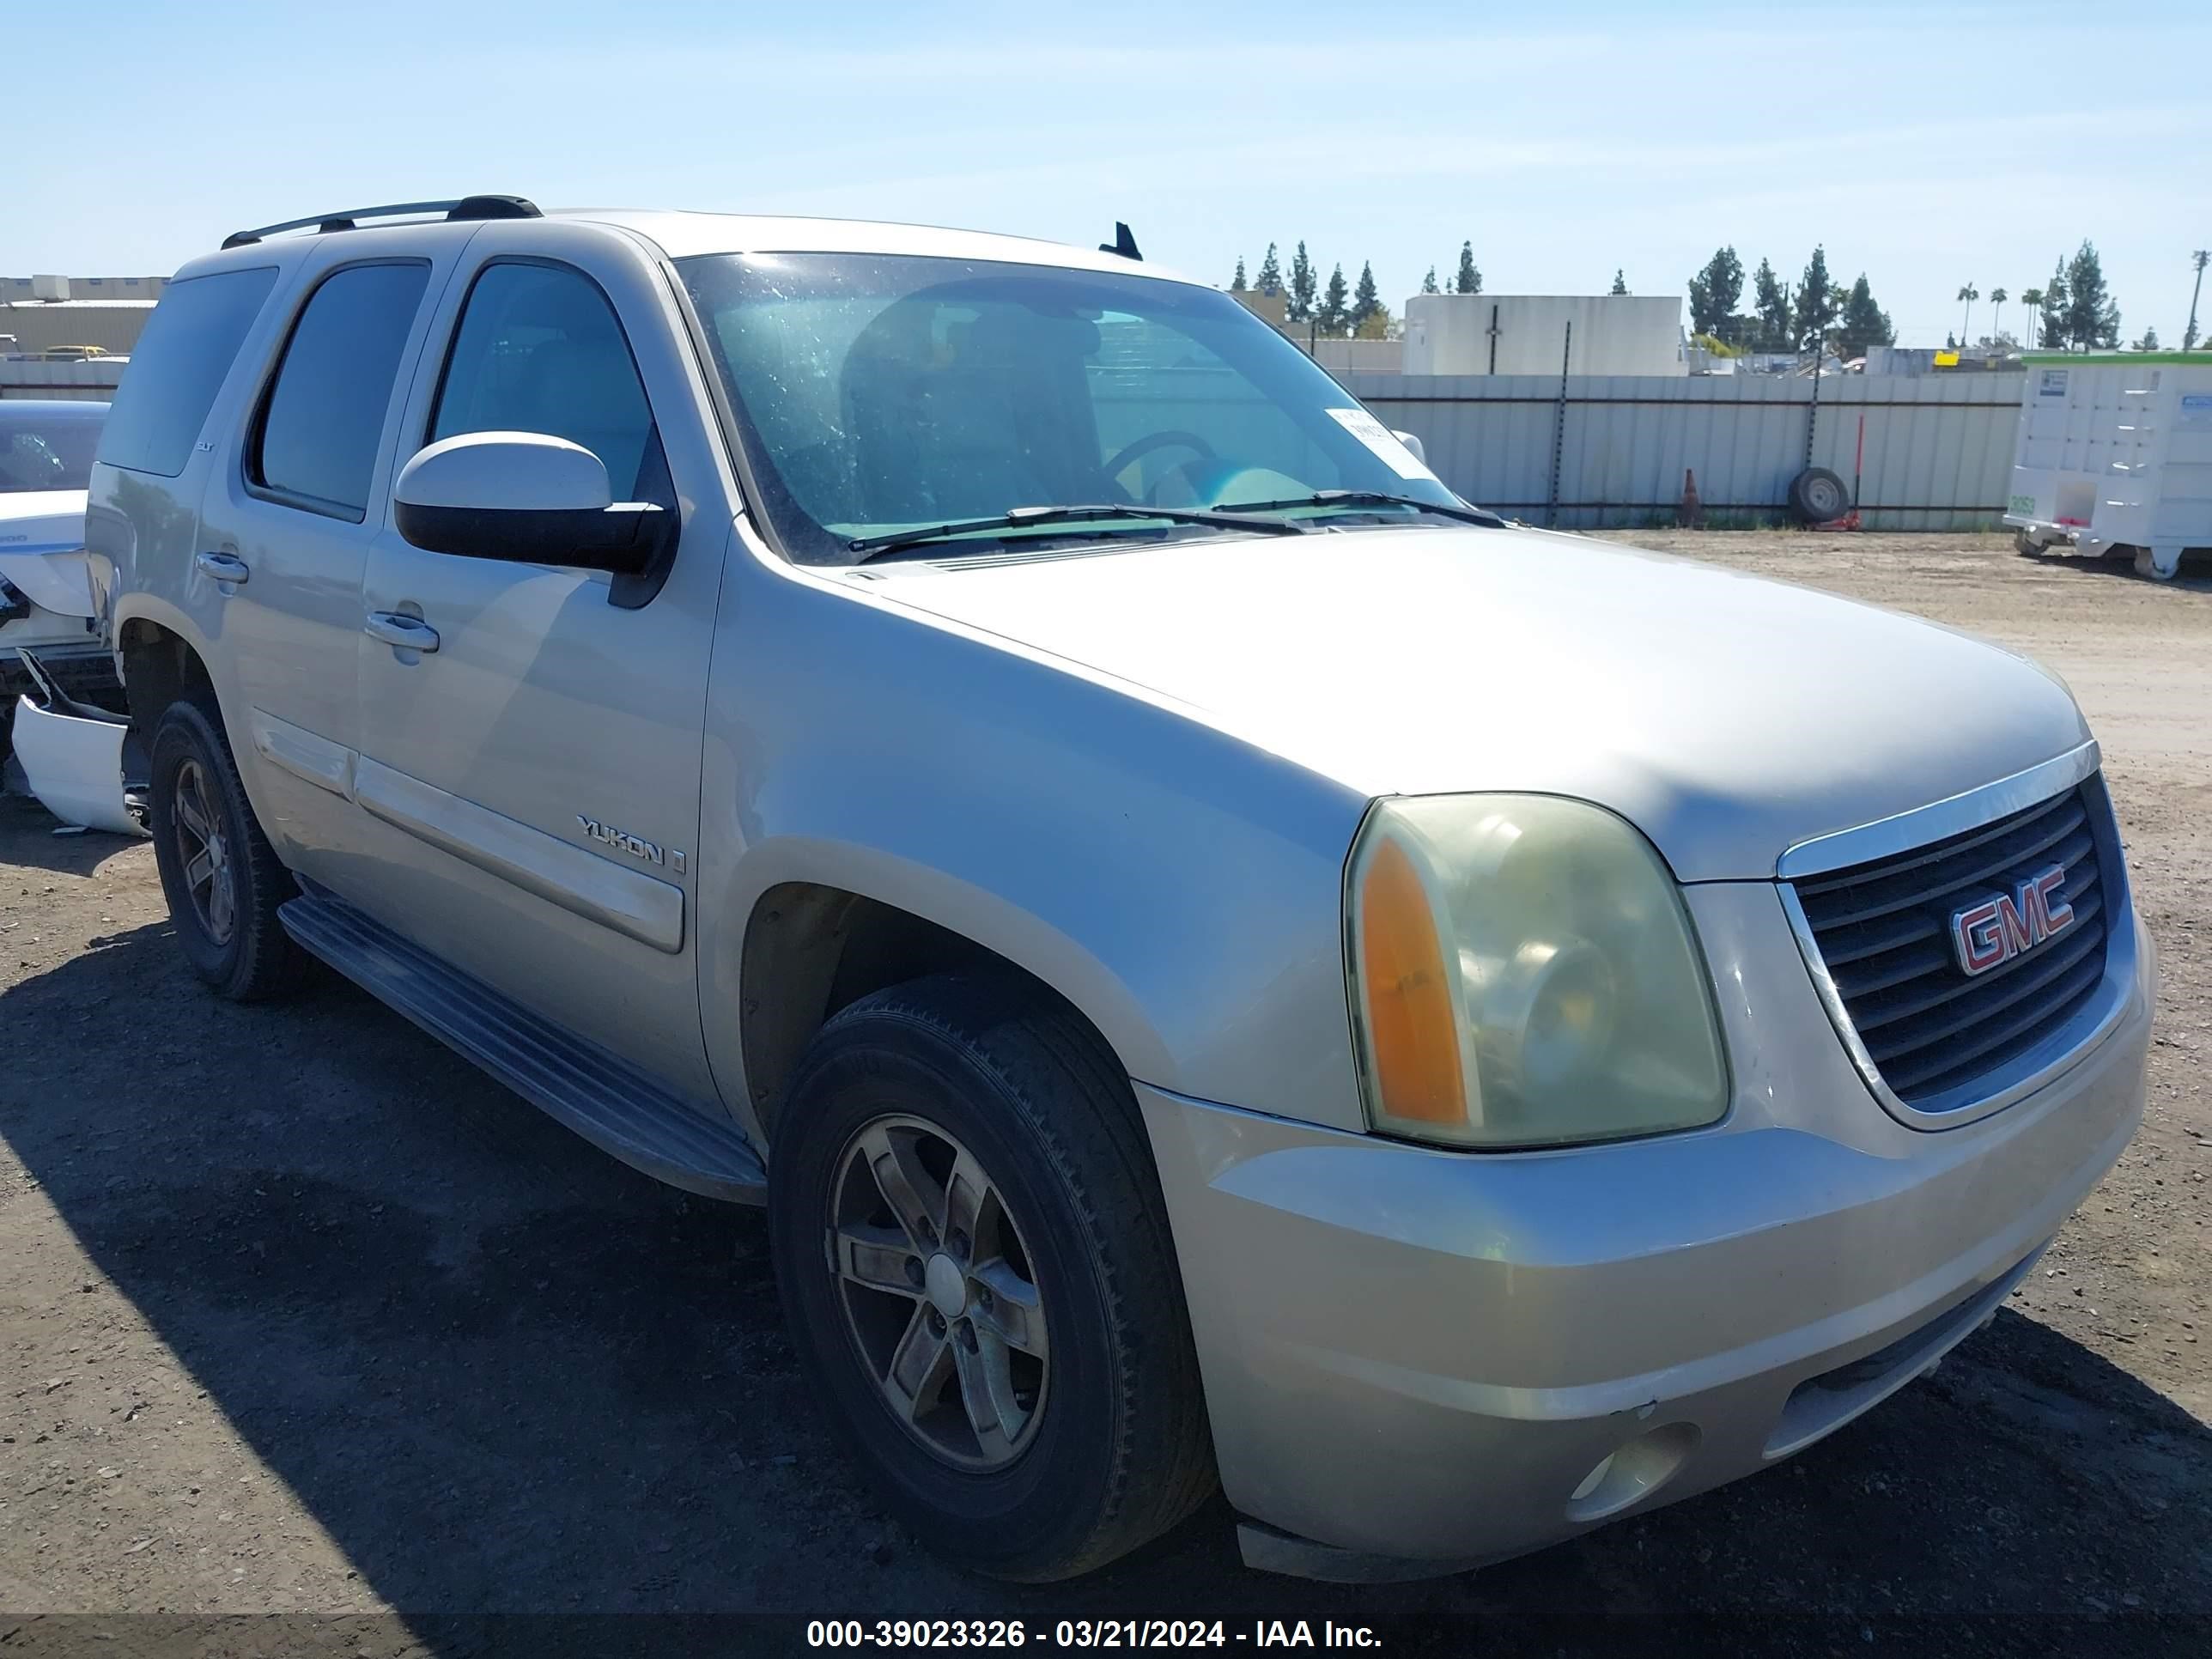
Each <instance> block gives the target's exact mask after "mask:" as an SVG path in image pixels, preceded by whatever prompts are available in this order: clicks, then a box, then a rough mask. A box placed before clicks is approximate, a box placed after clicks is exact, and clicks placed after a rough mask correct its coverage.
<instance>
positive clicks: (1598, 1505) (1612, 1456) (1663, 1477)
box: [1567, 1423, 1699, 1521]
mask: <svg viewBox="0 0 2212 1659" xmlns="http://www.w3.org/2000/svg"><path fill="white" fill-rule="evenodd" d="M1698 1440H1699V1434H1698V1426H1697V1425H1696V1424H1694V1423H1668V1424H1666V1425H1662V1426H1661V1427H1659V1428H1656V1429H1653V1430H1650V1431H1648V1432H1647V1433H1644V1434H1639V1435H1638V1436H1637V1437H1636V1438H1635V1439H1633V1440H1632V1441H1630V1442H1629V1443H1627V1444H1626V1445H1625V1446H1620V1447H1616V1448H1615V1449H1613V1451H1611V1452H1609V1453H1607V1455H1606V1456H1605V1458H1604V1459H1603V1460H1602V1461H1601V1462H1600V1463H1599V1464H1598V1466H1597V1467H1596V1468H1594V1469H1592V1470H1591V1471H1590V1472H1589V1474H1586V1475H1584V1476H1583V1481H1582V1484H1581V1485H1580V1486H1577V1487H1576V1488H1575V1489H1574V1491H1573V1492H1572V1493H1571V1495H1570V1496H1569V1497H1568V1498H1567V1519H1568V1520H1570V1521H1602V1520H1604V1519H1605V1518H1606V1517H1607V1516H1612V1515H1618V1514H1620V1512H1621V1511H1622V1510H1626V1509H1628V1508H1631V1507H1632V1506H1633V1505H1635V1504H1640V1503H1642V1502H1643V1501H1644V1499H1645V1498H1649V1497H1650V1496H1651V1494H1652V1493H1653V1492H1656V1491H1658V1490H1659V1488H1660V1487H1662V1486H1665V1485H1666V1484H1667V1483H1668V1481H1669V1480H1673V1479H1674V1476H1675V1474H1677V1473H1678V1472H1679V1471H1680V1468H1681V1467H1682V1465H1683V1464H1685V1463H1686V1462H1689V1461H1690V1454H1691V1453H1692V1452H1693V1451H1695V1450H1697V1449H1698Z"/></svg>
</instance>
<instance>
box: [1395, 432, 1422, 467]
mask: <svg viewBox="0 0 2212 1659" xmlns="http://www.w3.org/2000/svg"><path fill="white" fill-rule="evenodd" d="M1391 436H1392V437H1394V438H1395V439H1396V440H1397V441H1399V442H1400V443H1401V444H1403V445H1405V446H1406V447H1407V449H1409V450H1411V451H1413V459H1415V460H1417V461H1419V463H1420V464H1421V465H1423V466H1426V465H1428V464H1429V452H1428V451H1427V450H1425V449H1424V448H1422V447H1421V441H1420V440H1419V438H1416V437H1415V436H1414V435H1413V434H1412V433H1410V432H1394V433H1392V434H1391Z"/></svg>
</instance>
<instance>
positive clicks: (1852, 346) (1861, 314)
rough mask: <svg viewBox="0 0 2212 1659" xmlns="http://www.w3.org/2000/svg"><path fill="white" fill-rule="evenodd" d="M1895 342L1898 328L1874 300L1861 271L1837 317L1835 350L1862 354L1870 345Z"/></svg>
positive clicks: (1842, 352) (1847, 353)
mask: <svg viewBox="0 0 2212 1659" xmlns="http://www.w3.org/2000/svg"><path fill="white" fill-rule="evenodd" d="M1896 343H1897V331H1896V329H1894V328H1893V327H1892V326H1891V325H1890V321H1889V313H1887V312H1886V311H1884V310H1883V309H1882V308H1881V307H1880V306H1878V305H1876V304H1875V302H1874V292H1873V290H1872V289H1869V288H1868V287H1867V279H1866V272H1864V271H1861V272H1860V273H1859V276H1858V280H1857V282H1855V283H1852V284H1851V291H1850V295H1848V296H1847V297H1846V298H1845V299H1844V306H1843V314H1842V316H1841V317H1840V318H1838V320H1837V324H1836V349H1837V350H1838V352H1839V353H1841V354H1842V355H1843V356H1845V357H1863V356H1866V355H1867V352H1868V349H1869V348H1871V347H1874V346H1878V345H1880V346H1886V345H1895V344H1896Z"/></svg>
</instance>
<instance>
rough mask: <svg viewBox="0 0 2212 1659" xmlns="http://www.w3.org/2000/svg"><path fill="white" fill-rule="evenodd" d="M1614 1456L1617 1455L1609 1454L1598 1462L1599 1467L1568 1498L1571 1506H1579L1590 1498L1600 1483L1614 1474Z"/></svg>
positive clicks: (1587, 1475) (1586, 1476) (1584, 1478)
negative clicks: (1584, 1499)
mask: <svg viewBox="0 0 2212 1659" xmlns="http://www.w3.org/2000/svg"><path fill="white" fill-rule="evenodd" d="M1613 1457H1614V1454H1613V1453H1612V1452H1607V1454H1606V1455H1604V1456H1603V1457H1601V1458H1600V1459H1599V1460H1598V1466H1597V1467H1596V1468H1594V1469H1592V1470H1591V1471H1590V1472H1589V1474H1586V1475H1584V1476H1583V1483H1582V1485H1581V1486H1577V1487H1576V1488H1575V1489H1574V1491H1573V1492H1572V1493H1571V1495H1570V1496H1569V1497H1568V1498H1567V1502H1569V1503H1570V1504H1579V1503H1581V1502H1582V1501H1583V1498H1588V1497H1589V1495H1590V1494H1591V1493H1592V1492H1595V1491H1596V1490H1597V1486H1598V1482H1599V1481H1601V1480H1604V1479H1605V1477H1606V1476H1607V1474H1610V1473H1611V1472H1612V1469H1613Z"/></svg>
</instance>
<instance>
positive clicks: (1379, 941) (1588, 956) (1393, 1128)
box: [1345, 795, 1728, 1148]
mask: <svg viewBox="0 0 2212 1659" xmlns="http://www.w3.org/2000/svg"><path fill="white" fill-rule="evenodd" d="M1345 927H1346V945H1347V950H1346V962H1347V965H1348V971H1349V974H1350V978H1351V992H1352V1023H1353V1025H1354V1027H1355V1030H1356V1033H1357V1037H1358V1054H1359V1069H1360V1085H1361V1088H1362V1091H1363V1092H1364V1095H1365V1097H1366V1103H1367V1116H1368V1121H1369V1122H1370V1124H1371V1125H1372V1126H1373V1127H1375V1128H1376V1129H1378V1130H1381V1131H1383V1133H1389V1134H1397V1135H1406V1136H1408V1137H1411V1138H1413V1139H1419V1140H1432V1141H1443V1142H1447V1143H1449V1144H1451V1145H1454V1146H1475V1147H1492V1148H1498V1147H1511V1146H1557V1145H1559V1144H1562V1143H1565V1142H1570V1141H1583V1140H1610V1139H1619V1138H1620V1137H1623V1136H1627V1135H1643V1134H1656V1133H1660V1132H1662V1131H1663V1130H1668V1129H1686V1128H1690V1127H1694V1126H1696V1125H1698V1124H1701V1123H1711V1122H1713V1121H1715V1120H1717V1118H1719V1117H1720V1115H1722V1113H1723V1112H1724V1111H1725V1110H1726V1109H1727V1107H1728V1068H1727V1066H1726V1065H1725V1064H1724V1062H1723V1060H1722V1057H1721V1042H1720V1030H1719V1024H1718V1021H1717V1018H1716V1016H1715V1014H1714V1011H1713V1000H1712V992H1711V987H1710V986H1709V985H1708V984H1707V982H1706V979H1705V965H1704V963H1703V961H1702V959H1701V958H1700V957H1699V952H1698V950H1697V946H1696V944H1695V942H1694V940H1693V939H1692V936H1691V933H1690V918H1689V914H1688V912H1687V911H1686V910H1685V909H1684V908H1683V906H1682V898H1681V895H1680V892H1679V891H1678V890H1676V887H1675V885H1674V878H1673V876H1672V875H1671V874H1669V873H1668V870H1667V867H1666V866H1665V865H1663V864H1662V863H1661V862H1660V860H1659V855H1658V854H1657V853H1656V852H1655V851H1654V850H1653V849H1652V847H1651V844H1650V842H1647V841H1645V840H1644V837H1643V836H1641V835H1639V834H1638V833H1637V831H1636V830H1635V829H1632V828H1631V827H1630V826H1629V824H1627V823H1626V822H1624V821H1623V820H1622V819H1620V818H1619V817H1614V816H1613V814H1612V813H1610V812H1608V811H1604V810H1603V809H1602V808H1601V807H1596V806H1592V805H1588V804H1586V803H1584V802H1582V801H1572V800H1563V799H1559V798H1558V797H1556V796H1551V795H1433V796H1424V797H1411V798H1404V799H1392V800H1384V801H1381V802H1378V803H1377V804H1376V806H1375V808H1374V809H1373V810H1372V811H1370V812H1369V814H1368V815H1367V821H1366V823H1364V824H1363V825H1362V826H1361V828H1360V832H1359V839H1358V843H1357V844H1356V845H1355V846H1354V847H1353V848H1352V860H1351V863H1350V865H1349V866H1348V869H1347V876H1346V892H1345Z"/></svg>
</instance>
